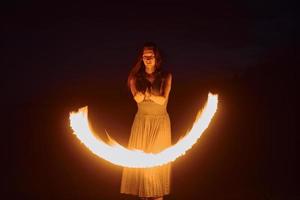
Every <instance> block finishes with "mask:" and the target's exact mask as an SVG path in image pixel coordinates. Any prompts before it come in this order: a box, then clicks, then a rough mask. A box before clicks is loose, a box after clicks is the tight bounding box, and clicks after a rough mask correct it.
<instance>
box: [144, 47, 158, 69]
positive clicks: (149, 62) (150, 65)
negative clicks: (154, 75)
mask: <svg viewBox="0 0 300 200" xmlns="http://www.w3.org/2000/svg"><path fill="white" fill-rule="evenodd" d="M155 61H156V60H155V54H154V51H153V50H152V49H144V52H143V62H144V65H145V67H146V70H148V71H149V70H150V72H153V71H154V70H155Z"/></svg>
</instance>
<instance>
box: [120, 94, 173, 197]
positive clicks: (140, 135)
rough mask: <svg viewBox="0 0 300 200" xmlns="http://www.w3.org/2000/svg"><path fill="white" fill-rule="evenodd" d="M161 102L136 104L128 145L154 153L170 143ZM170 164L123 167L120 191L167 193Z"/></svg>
mask: <svg viewBox="0 0 300 200" xmlns="http://www.w3.org/2000/svg"><path fill="white" fill-rule="evenodd" d="M167 103H168V99H167V100H166V101H165V103H164V104H163V105H160V104H157V103H155V102H153V101H150V100H148V101H142V102H140V103H138V104H137V105H138V111H137V113H136V115H135V117H134V121H133V124H132V127H131V134H130V138H129V143H128V148H129V149H139V150H143V151H145V152H147V153H157V152H160V151H161V150H163V149H165V148H167V147H169V146H171V124H170V118H169V115H168V113H167V109H166V107H167ZM170 178H171V164H170V163H169V164H165V165H162V166H158V167H152V168H142V169H136V168H124V169H123V173H122V180H121V191H120V192H121V193H124V194H132V195H137V196H139V197H160V196H164V195H167V194H169V193H170Z"/></svg>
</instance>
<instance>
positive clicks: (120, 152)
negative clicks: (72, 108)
mask: <svg viewBox="0 0 300 200" xmlns="http://www.w3.org/2000/svg"><path fill="white" fill-rule="evenodd" d="M217 105H218V95H213V94H211V93H209V94H208V100H207V102H206V105H205V106H204V108H203V110H202V111H201V110H199V111H198V114H197V117H196V119H195V122H194V124H193V127H192V128H191V130H189V131H188V132H187V134H186V135H185V136H184V137H183V138H181V139H180V140H179V141H178V142H177V143H176V144H174V145H172V146H170V147H168V148H166V149H164V150H162V151H161V152H159V153H155V154H154V153H145V152H143V151H141V150H129V149H127V148H125V147H123V146H122V145H120V144H118V143H117V142H116V141H115V140H113V139H112V138H111V137H109V136H108V138H109V144H107V143H105V142H104V141H103V140H101V139H100V138H98V137H97V136H96V135H97V134H95V133H94V132H93V131H92V130H91V128H90V125H89V121H88V117H87V114H88V108H87V106H85V107H83V108H80V109H79V111H78V112H71V113H70V125H71V128H72V129H73V130H74V132H73V133H74V134H75V135H76V136H77V138H78V139H79V140H80V141H81V142H82V143H83V144H84V145H85V146H86V147H87V148H88V149H90V150H91V151H92V152H93V153H94V154H96V155H97V156H99V157H100V158H102V159H105V160H107V161H109V162H111V163H113V164H116V165H119V166H123V167H131V168H148V167H155V166H160V165H163V164H166V163H169V162H172V161H175V160H176V159H177V158H178V157H180V156H182V155H184V154H185V153H186V151H187V150H189V149H190V148H192V146H193V145H194V144H195V143H196V142H197V140H198V139H199V138H200V136H201V135H202V133H203V132H204V131H205V129H206V128H207V127H208V125H209V123H210V121H211V119H212V118H213V116H214V114H215V112H216V111H217Z"/></svg>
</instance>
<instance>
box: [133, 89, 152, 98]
mask: <svg viewBox="0 0 300 200" xmlns="http://www.w3.org/2000/svg"><path fill="white" fill-rule="evenodd" d="M136 97H137V98H139V99H143V100H150V97H151V90H149V89H148V88H147V89H146V91H145V93H143V92H137V93H136Z"/></svg>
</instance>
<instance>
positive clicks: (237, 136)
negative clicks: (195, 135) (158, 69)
mask: <svg viewBox="0 0 300 200" xmlns="http://www.w3.org/2000/svg"><path fill="white" fill-rule="evenodd" d="M1 16H2V17H1V19H0V20H1V46H3V47H4V48H1V61H0V62H1V66H2V67H1V72H2V78H1V85H2V88H4V89H2V90H1V91H2V101H3V104H2V105H3V107H4V113H5V115H3V116H2V118H1V119H2V121H4V131H3V132H2V136H3V138H4V139H3V140H2V148H3V150H2V152H4V156H3V158H4V161H5V162H4V163H6V164H5V166H6V167H7V168H8V169H7V170H5V172H4V185H5V187H4V190H5V191H4V192H5V196H7V198H5V199H15V198H18V199H57V200H59V199H72V200H73V199H74V200H76V199H91V200H92V199H135V198H134V197H130V196H126V195H121V194H119V187H120V179H121V172H122V168H121V167H118V166H115V165H112V164H110V163H108V162H106V161H104V160H102V159H100V158H98V157H96V156H95V155H93V154H92V153H90V152H89V151H88V150H87V149H86V148H85V147H84V146H83V145H82V144H81V143H80V141H79V140H77V139H76V138H75V136H74V135H73V134H72V131H71V129H70V127H69V121H68V120H69V119H68V116H69V112H70V111H74V110H76V109H78V108H80V107H82V106H85V105H88V106H89V119H90V121H91V123H92V125H93V127H94V129H95V130H96V131H97V132H98V133H99V136H100V137H101V138H102V137H103V138H104V139H105V133H104V130H107V131H108V132H109V133H110V135H111V136H112V137H113V138H115V139H116V140H117V141H118V142H119V143H121V144H122V145H125V146H126V144H127V141H128V138H129V134H130V128H131V123H132V120H133V117H134V114H135V112H136V105H135V102H134V101H133V99H132V97H131V94H130V93H129V91H128V89H127V87H126V81H127V75H128V73H129V70H130V68H131V67H132V64H133V63H134V61H135V59H136V56H137V52H138V49H139V48H140V47H141V46H142V45H143V43H144V42H146V41H153V42H155V43H156V44H157V45H158V47H159V48H160V49H161V51H162V54H163V68H165V69H166V70H168V71H170V72H172V74H173V83H172V90H171V93H170V99H169V104H168V112H169V115H170V118H171V126H172V141H173V143H175V142H176V141H177V140H178V139H179V138H180V137H181V136H182V135H183V134H184V133H185V132H186V131H187V130H188V129H189V128H190V127H191V125H192V122H193V120H194V118H195V114H196V112H197V111H198V109H199V108H200V107H202V106H203V105H204V102H205V101H206V97H207V93H208V92H209V91H211V92H214V93H218V94H219V98H220V104H219V109H218V112H217V114H216V116H215V117H214V119H213V121H212V123H211V125H210V126H209V128H208V129H207V130H206V132H205V133H204V134H203V136H202V137H201V139H200V140H199V141H198V143H197V144H196V145H195V146H194V147H193V148H192V149H191V150H190V151H188V152H187V154H186V155H185V156H184V157H181V158H179V159H178V160H177V161H176V162H175V163H174V164H173V171H172V186H171V194H170V195H169V196H167V197H166V199H208V200H210V199H216V200H219V199H220V200H240V199H241V200H242V199H243V200H247V199H293V200H294V199H300V193H299V190H298V188H299V186H300V182H299V167H300V165H299V164H298V157H299V156H298V154H297V153H298V152H299V147H297V146H296V145H297V144H299V142H300V140H299V138H300V137H299V135H298V133H299V128H298V126H296V119H297V117H296V113H297V109H298V107H299V105H298V104H299V103H298V102H299V101H298V98H297V92H298V88H297V84H296V77H297V76H298V73H297V68H296V61H295V60H294V58H295V54H296V50H295V47H296V33H295V32H296V31H295V30H296V20H295V17H296V16H295V5H292V4H289V3H288V2H285V3H283V2H280V1H263V2H260V1H249V2H248V3H246V2H235V3H233V2H229V1H227V2H225V3H224V2H222V3H220V2H211V1H207V2H198V4H195V3H194V4H192V3H188V2H187V1H182V2H179V1H169V0H168V1H151V2H150V1H145V2H143V1H135V2H134V1H132V2H131V3H125V2H124V3H113V2H111V3H105V4H104V3H101V2H100V1H99V2H96V3H91V4H88V3H86V4H76V3H59V4H55V3H51V4H50V3H49V4H46V3H44V2H40V3H37V4H33V3H28V2H23V3H19V4H17V3H6V4H3V5H2V6H1ZM3 86H4V87H3ZM297 114H298V113H297ZM6 171H7V172H8V173H6Z"/></svg>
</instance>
